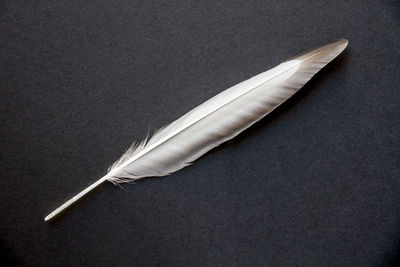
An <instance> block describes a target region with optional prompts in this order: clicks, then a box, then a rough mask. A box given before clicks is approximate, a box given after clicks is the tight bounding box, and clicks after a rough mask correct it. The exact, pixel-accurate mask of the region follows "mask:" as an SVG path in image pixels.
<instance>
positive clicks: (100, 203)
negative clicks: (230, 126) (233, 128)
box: [0, 0, 400, 266]
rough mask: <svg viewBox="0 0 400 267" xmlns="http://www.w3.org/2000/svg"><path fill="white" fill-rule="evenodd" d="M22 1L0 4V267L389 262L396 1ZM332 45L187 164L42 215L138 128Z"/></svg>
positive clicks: (397, 188)
mask: <svg viewBox="0 0 400 267" xmlns="http://www.w3.org/2000/svg"><path fill="white" fill-rule="evenodd" d="M29 2H32V3H28V1H26V2H23V1H2V4H1V7H0V10H1V11H0V15H1V20H0V34H1V39H0V41H1V44H0V45H1V51H0V53H1V54H0V67H1V69H0V83H1V88H0V90H1V102H0V110H1V130H0V131H1V144H0V151H1V162H0V167H1V179H0V191H1V192H0V215H1V218H0V220H1V221H0V250H1V253H2V261H3V262H4V261H5V262H7V263H8V264H10V265H15V264H16V265H33V266H146V265H164V266H183V265H196V266H200V265H226V266H229V265H236V266H240V265H265V264H267V265H275V266H276V265H293V264H298V265H314V266H315V265H319V266H321V265H341V266H343V265H347V266H349V265H358V266H361V265H365V266H373V265H392V264H395V263H396V262H398V261H399V260H400V256H399V255H400V161H399V158H400V153H399V152H400V151H399V150H400V146H399V145H400V129H399V126H400V124H399V119H400V109H399V101H400V90H399V89H400V88H399V83H400V71H399V62H400V52H399V51H400V50H399V46H400V36H399V33H400V31H399V30H400V26H399V22H400V8H399V6H400V5H399V4H398V3H396V1H315V2H311V1H282V0H279V1H248V0H247V1H218V2H216V1H165V2H164V1H114V0H113V1H87V3H78V1H29ZM337 38H346V39H348V40H349V41H350V43H349V46H348V49H347V50H346V52H344V53H343V54H342V55H341V56H340V57H338V58H337V59H336V60H335V61H334V62H332V63H331V64H330V65H328V67H326V68H325V69H324V70H323V71H321V72H320V73H319V74H318V75H316V76H315V77H314V79H313V80H312V81H311V82H309V83H308V84H307V85H306V86H305V87H304V88H303V89H302V91H300V92H299V93H298V94H297V95H296V96H294V97H293V98H292V99H291V100H289V101H288V102H287V103H285V104H284V105H283V106H281V107H280V108H279V109H277V110H276V111H274V112H273V114H271V115H270V116H268V117H267V118H265V119H263V120H262V121H260V122H259V123H258V124H257V125H255V126H253V127H251V128H250V129H249V130H247V131H246V132H244V133H242V134H241V135H240V136H238V137H237V138H235V139H234V140H232V141H229V142H228V143H226V144H224V145H222V146H221V147H219V148H217V149H215V150H213V151H212V152H210V153H208V154H207V155H206V156H204V157H202V158H201V159H200V160H198V161H197V162H196V164H194V165H193V166H190V167H188V168H185V169H183V170H181V171H179V172H177V173H175V174H173V175H171V176H169V177H167V178H161V179H160V178H153V179H146V180H143V181H140V182H137V183H136V184H134V185H124V186H123V189H122V190H121V189H119V188H118V187H114V186H113V185H112V184H105V185H104V186H102V187H101V188H99V189H98V190H96V191H95V192H93V193H92V194H90V196H89V197H87V198H86V199H85V200H83V201H81V202H80V203H79V204H78V205H76V206H75V207H73V208H72V209H70V210H69V211H68V212H66V213H65V214H64V215H63V216H61V217H59V218H58V219H57V220H56V221H54V222H52V223H45V222H44V221H43V218H44V217H45V215H47V214H48V213H49V212H51V211H52V210H53V209H55V208H56V207H58V206H59V205H60V204H62V203H63V202H64V201H65V200H67V199H68V198H69V197H71V196H72V195H74V194H76V193H78V192H79V191H80V190H81V189H83V188H84V187H86V186H87V185H88V184H90V183H92V182H93V181H95V180H96V179H97V178H99V177H101V176H102V175H103V174H104V173H105V171H106V169H107V167H108V166H109V165H110V164H111V163H112V162H113V161H114V160H115V159H117V158H118V157H119V156H120V155H121V154H122V152H123V151H124V149H126V148H127V147H128V146H129V145H130V143H131V142H132V141H133V140H140V139H142V138H143V137H144V136H145V135H146V133H147V131H148V130H150V131H152V130H154V129H156V128H158V127H160V126H162V125H164V124H166V123H169V122H171V121H173V120H174V119H176V118H178V117H179V116H181V115H183V114H184V113H185V112H186V111H188V110H190V109H191V108H193V107H195V106H196V105H198V104H200V103H202V102H203V101H205V100H207V99H208V98H210V97H212V96H213V95H215V94H217V93H218V92H220V91H222V90H224V89H226V88H227V87H229V86H231V85H234V84H236V83H238V82H240V81H242V80H245V79H247V78H249V77H251V76H253V75H255V74H257V73H260V72H262V71H265V70H267V69H269V68H271V67H274V66H275V65H277V64H279V63H280V62H281V61H283V60H285V59H287V58H290V57H292V56H294V55H296V54H297V53H300V52H303V51H304V50H307V49H310V48H313V47H315V46H318V45H321V44H324V43H327V42H329V41H332V40H334V39H337Z"/></svg>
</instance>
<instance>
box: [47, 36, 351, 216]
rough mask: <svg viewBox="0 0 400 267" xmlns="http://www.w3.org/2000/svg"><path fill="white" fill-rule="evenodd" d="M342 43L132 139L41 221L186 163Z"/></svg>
mask: <svg viewBox="0 0 400 267" xmlns="http://www.w3.org/2000/svg"><path fill="white" fill-rule="evenodd" d="M347 44H348V41H347V40H344V39H339V40H336V41H333V42H331V43H328V44H326V45H323V46H320V47H317V48H315V49H312V50H310V51H308V52H305V53H303V54H300V55H298V56H296V57H294V58H291V59H289V60H287V61H285V62H283V63H281V64H280V65H278V66H276V67H275V68H273V69H271V70H268V71H266V72H263V73H261V74H258V75H257V76H254V77H253V78H251V79H249V80H246V81H244V82H241V83H239V84H237V85H235V86H233V87H231V88H229V89H227V90H225V91H223V92H222V93H220V94H218V95H216V96H214V97H213V98H211V99H210V100H208V101H206V102H204V103H203V104H201V105H200V106H198V107H196V108H194V109H193V110H191V111H189V112H188V113H186V114H185V115H183V116H182V117H181V118H179V119H177V120H176V121H174V122H172V123H171V124H169V125H167V126H165V127H163V128H161V129H159V130H158V131H157V132H156V133H155V134H154V135H153V136H152V137H151V138H146V139H145V140H144V141H142V142H141V143H138V144H133V145H132V146H131V147H130V148H129V149H128V150H127V151H126V153H125V154H123V155H122V157H121V158H120V159H119V160H118V161H116V162H115V163H114V164H113V165H112V166H111V167H110V168H109V170H108V173H107V174H106V175H105V176H104V177H102V178H101V179H99V180H98V181H96V182H95V183H93V184H92V185H90V186H89V187H87V188H86V189H84V190H83V191H82V192H80V193H79V194H77V195H76V196H74V197H73V198H71V199H70V200H68V201H67V202H65V203H64V204H63V205H61V206H60V207H59V208H57V209H56V210H54V211H53V212H52V213H50V214H49V215H48V216H47V217H46V218H45V221H48V220H50V219H52V218H53V217H55V216H56V215H57V214H59V213H60V212H62V211H63V210H64V209H66V208H67V207H68V206H70V205H71V204H73V203H74V202H76V201H77V200H79V199H80V198H81V197H83V196H84V195H86V194H87V193H89V192H90V191H91V190H93V189H94V188H96V187H97V186H98V185H100V184H102V183H103V182H105V181H110V182H112V183H114V184H120V183H125V182H131V181H135V180H138V179H140V178H144V177H156V176H165V175H168V174H170V173H173V172H175V171H177V170H179V169H182V168H184V167H186V166H188V165H190V164H191V163H192V162H193V161H195V160H196V159H198V158H199V157H200V156H202V155H204V154H205V153H206V152H208V151H209V150H211V149H213V148H214V147H216V146H218V145H220V144H221V143H223V142H225V141H227V140H229V139H232V138H233V137H235V136H236V135H238V134H239V133H240V132H242V131H243V130H245V129H247V128H248V127H250V126H251V125H252V124H254V123H255V122H257V121H258V120H260V119H261V118H263V117H264V116H265V115H267V114H268V113H270V112H271V111H272V110H274V109H275V108H276V107H277V106H279V105H280V104H282V103H283V102H285V101H286V100H287V99H288V98H289V97H291V96H292V95H293V94H294V93H296V92H297V91H298V90H299V89H300V88H301V87H302V86H303V85H304V84H305V83H306V82H307V81H308V80H310V79H311V77H312V76H313V75H314V74H315V73H317V72H318V71H319V70H320V69H322V68H323V67H324V66H325V65H327V64H328V63H329V62H330V61H331V60H333V59H334V58H335V57H337V56H338V55H339V54H340V53H341V52H342V51H343V50H344V49H345V48H346V46H347Z"/></svg>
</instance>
